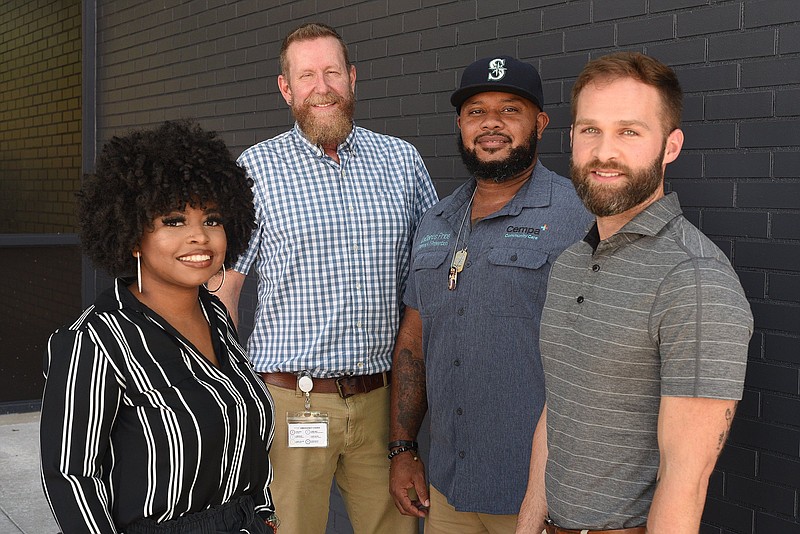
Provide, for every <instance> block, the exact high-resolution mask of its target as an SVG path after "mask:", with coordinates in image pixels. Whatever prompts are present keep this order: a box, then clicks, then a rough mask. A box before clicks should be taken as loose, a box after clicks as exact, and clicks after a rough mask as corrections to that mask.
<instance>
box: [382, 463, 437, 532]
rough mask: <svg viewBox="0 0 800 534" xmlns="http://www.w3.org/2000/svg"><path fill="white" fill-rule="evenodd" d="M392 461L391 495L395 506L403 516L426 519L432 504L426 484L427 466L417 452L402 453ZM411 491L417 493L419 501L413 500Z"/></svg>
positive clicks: (390, 475)
mask: <svg viewBox="0 0 800 534" xmlns="http://www.w3.org/2000/svg"><path fill="white" fill-rule="evenodd" d="M390 461H391V462H392V463H391V467H390V469H389V493H391V494H392V498H393V499H394V505H395V506H397V509H398V510H400V513H401V514H403V515H410V516H414V517H425V516H426V515H427V513H428V506H430V504H431V503H430V500H429V499H428V485H427V484H426V483H425V465H424V464H423V463H422V461H421V460H420V459H419V457H418V456H417V453H416V452H415V451H409V452H402V453H400V454H398V455H397V456H395V457H394V458H392V459H391V460H390ZM409 490H413V491H414V492H416V497H417V499H412V497H411V495H410V491H409Z"/></svg>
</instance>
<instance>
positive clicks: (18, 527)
mask: <svg viewBox="0 0 800 534" xmlns="http://www.w3.org/2000/svg"><path fill="white" fill-rule="evenodd" d="M0 512H2V513H3V515H4V516H6V519H8V520H9V521H11V524H12V525H14V526H15V527H16V528H17V530H18V531H19V532H21V533H22V534H25V531H24V530H22V527H20V526H19V525H18V524H17V522H16V521H14V519H13V518H12V517H11V516H10V515H8V512H6V511H5V509H4V508H3V506H2V505H0ZM9 534H11V533H9Z"/></svg>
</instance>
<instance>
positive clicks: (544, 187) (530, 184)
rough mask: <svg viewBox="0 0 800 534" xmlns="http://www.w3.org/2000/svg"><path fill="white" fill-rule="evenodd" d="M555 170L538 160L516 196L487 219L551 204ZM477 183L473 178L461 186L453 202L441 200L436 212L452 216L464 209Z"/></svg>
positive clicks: (440, 214) (444, 215) (448, 216)
mask: <svg viewBox="0 0 800 534" xmlns="http://www.w3.org/2000/svg"><path fill="white" fill-rule="evenodd" d="M552 175H553V171H551V170H549V169H548V168H547V167H545V166H544V165H542V163H541V162H539V161H537V162H536V165H534V167H533V171H532V172H531V178H530V179H529V180H527V181H526V182H525V183H524V184H522V187H520V188H519V191H517V193H516V194H515V195H514V197H513V198H512V199H511V200H510V201H509V202H508V204H506V205H505V206H503V207H502V208H501V209H499V210H498V211H497V212H496V213H493V214H492V215H490V216H489V217H487V219H489V218H492V217H500V216H506V215H519V213H520V212H521V211H522V210H523V208H541V207H545V206H549V205H550V197H551V195H552V189H553V177H552ZM476 185H477V182H476V179H475V178H471V179H470V180H469V182H467V183H466V184H464V186H463V187H460V188H459V189H458V190H457V191H456V192H455V193H453V198H452V201H451V202H440V203H439V205H438V206H436V207H435V208H432V209H434V210H435V211H434V214H436V215H439V216H443V217H444V218H446V219H447V218H450V217H452V216H453V215H454V214H456V213H458V212H459V211H461V210H463V209H464V206H465V205H466V204H467V203H468V202H469V200H470V198H472V193H473V192H474V191H475V187H476Z"/></svg>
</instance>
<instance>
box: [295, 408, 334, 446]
mask: <svg viewBox="0 0 800 534" xmlns="http://www.w3.org/2000/svg"><path fill="white" fill-rule="evenodd" d="M286 424H287V426H288V429H287V430H288V432H287V434H288V436H289V447H327V446H328V414H327V413H320V412H294V413H292V412H289V413H287V414H286Z"/></svg>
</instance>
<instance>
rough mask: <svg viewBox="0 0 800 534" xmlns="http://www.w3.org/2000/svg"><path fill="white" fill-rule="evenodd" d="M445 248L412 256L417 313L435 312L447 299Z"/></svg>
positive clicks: (426, 315) (446, 256) (446, 253)
mask: <svg viewBox="0 0 800 534" xmlns="http://www.w3.org/2000/svg"><path fill="white" fill-rule="evenodd" d="M449 253H450V251H449V250H448V249H447V248H444V247H443V248H441V249H439V250H431V251H426V252H421V253H419V254H417V256H416V257H415V258H414V265H413V267H412V268H413V269H414V280H415V283H416V292H417V305H418V306H419V310H418V311H419V314H420V315H421V316H422V317H428V316H431V315H433V314H435V313H436V312H437V311H438V310H439V308H441V306H442V304H443V303H444V302H445V300H446V299H447V297H448V295H447V293H448V290H447V283H448V279H447V276H448V273H447V270H446V269H445V267H446V266H445V260H446V259H447V258H448V255H449Z"/></svg>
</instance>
